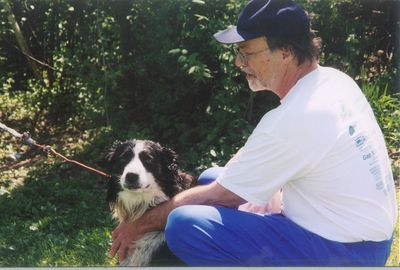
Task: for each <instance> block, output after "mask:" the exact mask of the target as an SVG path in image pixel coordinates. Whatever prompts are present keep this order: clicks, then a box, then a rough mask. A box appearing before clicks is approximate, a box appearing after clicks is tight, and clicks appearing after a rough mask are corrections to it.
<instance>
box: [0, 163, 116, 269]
mask: <svg viewBox="0 0 400 270" xmlns="http://www.w3.org/2000/svg"><path fill="white" fill-rule="evenodd" d="M20 170H21V171H24V170H25V169H24V168H21V169H20ZM17 174H18V172H14V175H17ZM1 176H2V177H1V179H2V180H1V182H2V184H3V183H5V182H7V180H9V181H10V180H12V179H10V178H8V179H7V178H5V177H6V176H5V174H4V173H3V174H2V175H1ZM0 213H1V219H0V266H2V267H4V266H19V267H23V266H112V265H115V264H116V262H115V261H114V260H111V259H109V258H108V257H107V255H106V254H107V251H108V248H109V243H110V238H111V237H110V231H111V230H112V229H113V227H114V226H115V224H114V222H113V221H112V220H111V216H110V212H109V210H108V207H107V205H106V203H105V190H104V188H103V187H102V186H101V185H100V184H99V179H97V178H96V177H93V176H92V175H89V174H87V173H85V172H81V173H74V172H71V171H68V169H67V168H65V167H64V168H63V166H55V167H53V168H52V169H50V170H49V169H46V168H45V166H39V167H38V168H36V170H35V171H33V172H28V173H27V174H26V177H25V180H24V182H23V184H20V185H18V186H16V187H14V188H13V189H11V190H6V189H3V195H1V196H0Z"/></svg>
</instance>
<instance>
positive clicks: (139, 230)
mask: <svg viewBox="0 0 400 270" xmlns="http://www.w3.org/2000/svg"><path fill="white" fill-rule="evenodd" d="M244 202H245V201H244V200H243V199H242V198H241V197H239V196H238V195H236V194H235V193H233V192H231V191H229V190H227V189H226V188H224V187H223V186H221V185H220V184H218V183H217V182H213V183H211V184H209V185H204V186H196V187H194V188H191V189H188V190H185V191H183V192H181V193H179V194H177V195H176V196H175V197H173V198H172V199H171V200H169V201H166V202H164V203H162V204H160V205H159V206H157V207H155V208H153V209H151V210H149V211H147V212H146V213H145V214H144V215H143V216H142V217H141V218H140V219H138V220H136V221H135V222H133V223H130V222H122V223H121V224H119V225H118V227H117V228H116V229H115V230H114V231H113V232H112V240H113V244H112V246H111V250H110V256H111V257H114V256H115V254H116V253H117V252H118V254H119V258H120V261H123V260H124V259H125V256H126V251H127V250H128V249H129V248H130V247H131V246H132V243H133V242H134V241H136V240H137V239H139V238H140V237H141V236H142V235H143V234H145V233H147V232H151V231H162V230H164V228H165V224H166V223H167V218H168V215H169V213H171V211H172V210H174V209H175V208H177V207H179V206H183V205H190V204H193V205H220V206H225V207H238V206H239V205H240V204H242V203H244Z"/></svg>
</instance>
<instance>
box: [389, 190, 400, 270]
mask: <svg viewBox="0 0 400 270" xmlns="http://www.w3.org/2000/svg"><path fill="white" fill-rule="evenodd" d="M397 203H398V209H400V188H399V187H398V189H397ZM398 219H399V218H398ZM399 230H400V222H399V220H397V224H396V229H395V232H394V239H393V245H392V252H391V253H390V256H389V258H388V260H387V262H386V266H400V234H399Z"/></svg>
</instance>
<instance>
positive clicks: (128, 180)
mask: <svg viewBox="0 0 400 270" xmlns="http://www.w3.org/2000/svg"><path fill="white" fill-rule="evenodd" d="M125 187H127V188H129V189H134V188H139V187H140V186H139V175H137V174H136V173H127V174H126V175H125Z"/></svg>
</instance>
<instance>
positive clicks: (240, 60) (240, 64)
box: [235, 54, 245, 69]
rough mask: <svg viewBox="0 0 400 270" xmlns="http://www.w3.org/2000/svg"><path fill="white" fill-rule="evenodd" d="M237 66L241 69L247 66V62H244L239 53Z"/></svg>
mask: <svg viewBox="0 0 400 270" xmlns="http://www.w3.org/2000/svg"><path fill="white" fill-rule="evenodd" d="M235 66H236V67H238V68H240V69H242V68H244V67H245V63H244V62H243V60H242V58H241V57H239V55H238V54H237V55H236V56H235Z"/></svg>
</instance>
